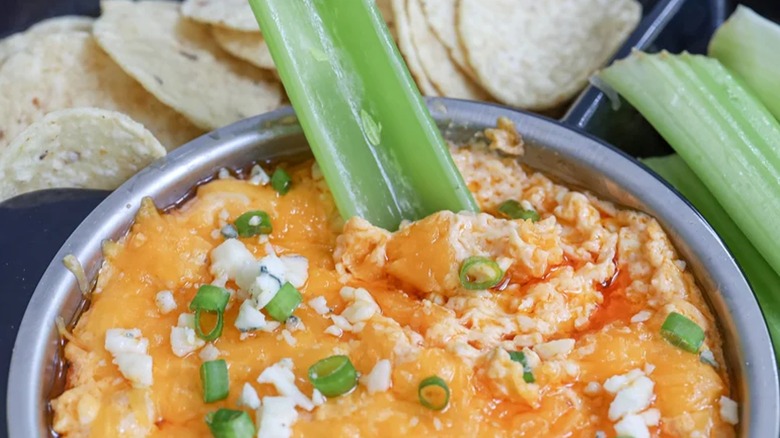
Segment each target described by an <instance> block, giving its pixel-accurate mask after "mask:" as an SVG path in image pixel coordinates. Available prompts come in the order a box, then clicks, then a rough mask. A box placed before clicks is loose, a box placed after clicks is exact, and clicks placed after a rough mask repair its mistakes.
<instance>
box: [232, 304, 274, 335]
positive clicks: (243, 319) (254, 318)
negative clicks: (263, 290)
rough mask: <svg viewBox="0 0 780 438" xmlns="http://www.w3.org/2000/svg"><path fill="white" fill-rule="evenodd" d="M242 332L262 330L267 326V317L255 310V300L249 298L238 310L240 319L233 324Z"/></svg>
mask: <svg viewBox="0 0 780 438" xmlns="http://www.w3.org/2000/svg"><path fill="white" fill-rule="evenodd" d="M233 324H234V325H235V326H236V328H237V329H239V330H240V331H241V332H244V333H245V332H251V331H253V330H260V329H262V328H264V327H265V326H266V321H265V315H263V314H262V313H261V312H260V311H259V310H257V309H256V308H255V300H253V299H251V298H249V299H246V300H244V302H243V303H241V306H240V307H239V308H238V317H236V321H235V323H233Z"/></svg>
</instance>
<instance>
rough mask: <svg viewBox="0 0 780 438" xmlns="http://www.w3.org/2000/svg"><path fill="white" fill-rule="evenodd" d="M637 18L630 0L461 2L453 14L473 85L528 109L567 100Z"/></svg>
mask: <svg viewBox="0 0 780 438" xmlns="http://www.w3.org/2000/svg"><path fill="white" fill-rule="evenodd" d="M640 16H641V5H640V4H639V3H638V2H637V1H635V0H588V1H585V0H544V1H539V0H460V1H459V3H458V11H457V17H458V32H459V34H460V37H461V41H462V43H463V48H464V49H465V51H466V56H467V59H468V62H469V65H471V67H472V69H473V70H474V73H475V74H476V75H477V78H478V80H479V82H480V84H481V85H482V86H483V87H484V88H485V89H486V90H487V91H488V92H489V93H490V94H492V95H493V96H494V97H496V98H497V99H498V100H500V101H502V102H503V103H505V104H509V105H514V106H518V107H521V108H527V109H532V110H544V109H550V108H553V107H555V106H556V105H559V104H561V103H564V102H565V101H567V100H569V99H571V98H572V97H574V95H576V94H577V93H578V92H579V91H580V90H581V89H582V88H583V87H584V86H585V85H586V83H587V80H588V77H589V76H590V75H591V74H592V73H593V72H594V71H595V70H596V69H598V68H599V67H601V66H602V65H603V64H604V63H605V62H606V61H607V60H608V59H609V58H610V56H611V55H612V54H613V53H614V52H615V51H616V50H617V49H618V48H619V47H620V45H621V44H622V42H623V41H624V40H625V39H626V37H628V35H629V34H630V33H631V31H632V30H633V29H634V27H635V26H636V24H637V23H638V22H639V19H640Z"/></svg>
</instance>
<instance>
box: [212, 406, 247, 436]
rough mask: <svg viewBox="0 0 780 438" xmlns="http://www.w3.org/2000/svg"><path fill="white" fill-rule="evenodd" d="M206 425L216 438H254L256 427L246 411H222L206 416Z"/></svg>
mask: <svg viewBox="0 0 780 438" xmlns="http://www.w3.org/2000/svg"><path fill="white" fill-rule="evenodd" d="M206 424H207V425H208V426H209V430H211V435H212V436H213V437H214V438H254V437H255V425H254V424H253V423H252V419H251V418H250V417H249V414H247V413H246V412H244V411H236V410H233V409H224V408H223V409H220V410H218V411H216V412H211V413H209V414H208V415H206Z"/></svg>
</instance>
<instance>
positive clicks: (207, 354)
mask: <svg viewBox="0 0 780 438" xmlns="http://www.w3.org/2000/svg"><path fill="white" fill-rule="evenodd" d="M220 353H221V351H219V350H218V349H217V347H215V346H214V344H211V343H209V344H206V346H205V347H203V349H201V350H200V353H198V357H200V360H202V361H203V362H209V361H212V360H217V359H218V358H219V355H220Z"/></svg>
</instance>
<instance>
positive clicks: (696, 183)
mask: <svg viewBox="0 0 780 438" xmlns="http://www.w3.org/2000/svg"><path fill="white" fill-rule="evenodd" d="M642 161H643V162H644V163H645V164H646V165H647V166H648V167H650V168H651V169H653V170H654V171H655V172H656V173H657V174H659V175H661V177H663V178H664V179H665V180H666V181H668V182H669V183H670V184H671V185H673V186H674V188H675V189H677V191H679V192H680V193H682V195H683V196H685V197H686V198H687V199H688V201H690V203H691V204H693V206H694V207H696V209H697V210H699V213H701V214H702V216H704V218H705V219H707V222H709V223H710V225H711V226H712V228H713V229H714V230H715V231H716V232H717V233H718V234H719V235H720V237H721V239H723V242H725V243H726V246H728V247H729V250H731V253H732V254H733V255H734V258H735V259H736V260H737V262H738V263H739V265H740V266H741V267H742V271H743V272H744V273H745V277H747V280H748V282H749V283H750V286H751V287H752V288H753V293H754V294H755V295H756V298H758V303H759V304H760V305H761V310H762V311H763V313H764V318H765V319H766V321H767V325H768V326H769V332H770V333H771V334H772V341H773V342H774V346H775V354H776V355H778V358H779V359H780V275H778V274H777V272H775V270H774V269H772V267H771V266H769V263H767V262H766V260H764V258H763V257H762V256H761V254H760V253H759V252H758V251H757V250H756V248H755V247H754V246H753V245H752V244H751V243H750V241H749V240H748V239H747V237H746V236H745V234H744V233H743V232H742V231H741V230H740V229H739V227H737V224H735V223H734V221H733V220H731V218H730V217H729V215H728V214H726V211H725V210H723V207H721V206H720V204H719V203H718V201H717V200H716V199H715V197H714V196H712V193H710V191H709V190H707V187H705V186H704V184H703V183H702V182H701V180H699V178H697V177H696V175H695V174H694V173H693V171H692V170H691V168H690V167H688V165H687V164H685V161H683V160H682V158H680V157H679V156H678V155H669V156H666V157H658V158H648V159H645V160H642Z"/></svg>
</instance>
